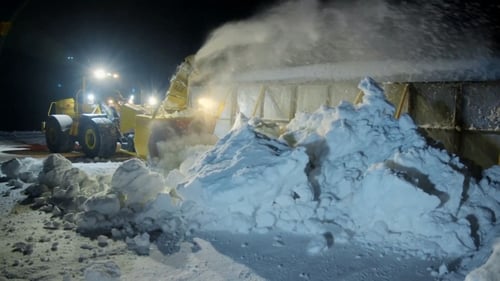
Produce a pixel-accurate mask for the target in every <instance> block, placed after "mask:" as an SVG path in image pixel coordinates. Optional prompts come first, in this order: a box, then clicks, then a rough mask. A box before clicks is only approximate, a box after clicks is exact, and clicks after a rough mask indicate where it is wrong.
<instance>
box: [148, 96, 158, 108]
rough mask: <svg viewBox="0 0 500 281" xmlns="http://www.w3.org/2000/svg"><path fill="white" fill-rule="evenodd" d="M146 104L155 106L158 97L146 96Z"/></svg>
mask: <svg viewBox="0 0 500 281" xmlns="http://www.w3.org/2000/svg"><path fill="white" fill-rule="evenodd" d="M148 104H149V105H151V106H155V105H157V104H158V99H157V98H156V97H155V96H150V97H149V98H148Z"/></svg>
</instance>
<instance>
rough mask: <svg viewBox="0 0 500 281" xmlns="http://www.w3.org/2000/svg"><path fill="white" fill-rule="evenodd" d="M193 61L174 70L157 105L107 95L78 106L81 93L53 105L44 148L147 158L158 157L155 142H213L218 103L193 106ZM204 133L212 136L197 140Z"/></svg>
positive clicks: (100, 155) (97, 155)
mask: <svg viewBox="0 0 500 281" xmlns="http://www.w3.org/2000/svg"><path fill="white" fill-rule="evenodd" d="M193 59H194V57H193V56H189V57H187V58H186V59H185V60H184V62H183V63H182V64H181V65H179V66H178V68H177V71H176V73H175V74H174V76H173V77H172V79H171V80H170V87H169V89H168V91H167V93H166V97H165V99H164V100H163V101H162V102H161V103H160V104H158V105H153V104H143V105H137V104H133V103H129V102H126V101H125V100H123V99H122V98H117V99H116V98H115V99H114V100H112V102H109V97H106V99H99V100H98V99H96V100H95V102H94V101H93V102H83V97H82V93H83V91H80V92H78V93H77V96H76V98H68V99H64V100H60V101H56V102H52V103H51V105H50V107H49V111H48V119H47V121H46V122H44V123H43V124H42V130H43V131H45V137H46V142H47V147H48V148H49V150H50V151H51V152H54V153H62V152H69V151H72V150H74V149H75V148H78V146H76V144H77V143H78V145H79V148H81V150H82V152H83V153H84V154H85V155H86V156H88V157H92V158H93V157H102V158H108V157H111V156H112V155H113V154H115V153H116V152H117V151H122V152H126V153H128V154H131V155H134V156H139V157H141V158H143V159H148V158H150V159H151V158H160V157H161V155H160V152H159V150H158V143H160V142H169V141H170V140H173V139H175V140H178V139H180V138H183V137H186V136H190V137H191V139H193V137H192V136H195V137H194V139H197V140H198V141H199V144H208V143H205V142H207V141H206V140H214V138H215V137H214V136H213V134H212V133H213V130H214V128H215V123H216V120H217V118H218V116H219V115H220V113H221V112H222V110H221V109H222V108H223V104H221V105H220V106H219V107H218V108H217V109H214V110H213V111H211V112H207V111H206V110H202V109H201V108H195V107H193V106H192V104H193V103H192V102H191V101H190V98H191V97H190V96H189V77H190V75H191V73H192V71H193ZM104 101H106V102H104ZM205 135H210V136H212V137H209V138H207V137H200V136H205ZM209 143H210V144H213V141H209Z"/></svg>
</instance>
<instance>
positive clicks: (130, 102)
mask: <svg viewBox="0 0 500 281" xmlns="http://www.w3.org/2000/svg"><path fill="white" fill-rule="evenodd" d="M134 98H135V97H134V95H130V97H129V98H128V103H129V104H134Z"/></svg>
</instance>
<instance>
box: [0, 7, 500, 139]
mask: <svg viewBox="0 0 500 281" xmlns="http://www.w3.org/2000/svg"><path fill="white" fill-rule="evenodd" d="M284 1H285V0H267V1H266V0H222V1H201V0H189V1H186V0H178V1H156V0H154V1H153V0H152V1H146V0H121V1H117V0H71V1H70V0H67V1H62V0H59V1H56V0H0V21H12V28H11V30H10V32H9V33H8V35H7V36H4V37H0V91H1V99H2V100H1V102H0V112H1V114H2V115H1V116H2V117H1V120H0V131H14V130H38V129H40V124H41V122H42V121H44V120H45V119H46V116H47V110H48V107H49V104H50V102H51V101H55V100H58V99H62V98H68V97H73V96H74V95H75V93H76V92H77V91H78V89H80V88H81V81H82V76H83V75H84V74H86V73H89V72H90V68H92V67H93V66H96V65H98V64H99V65H105V66H108V68H110V69H112V70H113V71H117V72H119V73H120V75H121V80H120V81H121V82H122V84H121V85H120V86H121V89H122V92H124V93H125V94H128V92H130V91H131V90H132V89H136V90H137V91H142V92H143V93H150V92H151V91H154V90H156V91H158V94H160V95H162V94H164V92H165V90H166V88H167V87H168V84H169V80H170V77H171V76H172V74H173V73H174V71H175V69H176V67H177V65H179V63H181V62H182V60H183V59H184V58H185V57H186V56H188V55H190V54H194V53H196V51H197V50H198V49H199V48H200V47H201V46H203V44H204V42H205V41H206V39H207V37H208V36H209V34H210V32H211V31H213V30H214V29H216V28H217V27H220V26H222V25H223V24H225V23H227V22H229V21H234V20H243V19H246V18H248V17H251V16H252V15H255V14H258V13H259V12H261V11H263V10H267V9H268V8H269V7H270V6H274V5H276V4H277V3H279V2H284ZM311 1H312V0H311ZM318 1H319V3H326V2H329V1H330V2H337V1H340V2H342V1H343V2H344V3H345V4H346V5H351V0H318ZM367 1H371V0H367ZM386 1H387V2H388V3H392V5H394V7H398V6H399V5H402V4H405V3H408V2H410V3H413V2H415V3H418V1H424V2H425V1H428V0H386ZM435 1H441V0H435ZM442 1H445V2H449V3H455V4H454V5H458V8H460V9H462V10H464V11H470V9H471V7H468V6H467V3H469V2H470V1H459V0H442ZM457 3H458V4H457ZM492 3H493V2H492ZM490 4H491V3H490ZM410 6H411V5H410ZM462 6H463V7H462ZM469 6H470V5H469ZM490 6H491V5H490ZM490 6H484V7H490ZM481 7H483V6H481ZM494 7H495V8H496V9H494V11H493V12H490V13H492V15H490V16H489V17H488V21H494V23H495V26H496V29H495V32H496V33H495V34H496V36H497V38H496V42H497V43H496V44H497V45H496V47H495V48H496V50H497V51H498V50H500V43H499V42H500V36H499V34H500V23H499V17H498V15H497V11H498V9H500V4H497V5H496V6H494ZM460 9H459V10H458V11H460ZM463 14H464V13H463V12H460V13H457V12H456V11H454V10H450V11H449V13H447V14H446V15H448V16H450V17H451V19H448V22H449V23H452V24H461V25H466V24H468V23H470V22H478V24H479V25H486V26H491V23H490V22H486V23H482V22H481V19H474V18H472V19H464V17H463ZM472 14H473V15H475V14H474V13H472ZM356 16H357V15H354V18H356ZM360 20H361V19H360ZM292 27H293V26H292ZM347 36H350V35H349V34H347ZM478 43H481V42H478ZM68 58H72V59H68ZM127 91H128V92H127Z"/></svg>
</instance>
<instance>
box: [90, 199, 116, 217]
mask: <svg viewBox="0 0 500 281" xmlns="http://www.w3.org/2000/svg"><path fill="white" fill-rule="evenodd" d="M83 209H84V210H85V211H86V212H90V211H96V212H99V213H101V214H103V215H108V216H114V215H116V214H117V213H118V212H119V211H120V200H119V199H118V197H117V196H116V194H96V195H93V196H91V197H90V198H88V199H87V200H86V201H85V202H84V203H83Z"/></svg>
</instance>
